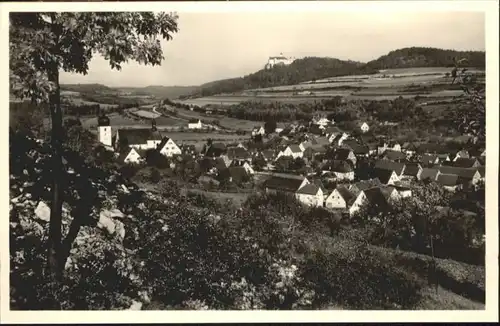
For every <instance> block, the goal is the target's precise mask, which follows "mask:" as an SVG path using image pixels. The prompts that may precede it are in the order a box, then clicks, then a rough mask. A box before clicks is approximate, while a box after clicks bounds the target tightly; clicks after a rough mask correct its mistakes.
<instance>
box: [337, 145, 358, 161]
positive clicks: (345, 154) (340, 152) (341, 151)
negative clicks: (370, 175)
mask: <svg viewBox="0 0 500 326" xmlns="http://www.w3.org/2000/svg"><path fill="white" fill-rule="evenodd" d="M351 153H353V154H354V152H353V151H352V150H351V149H349V148H337V149H335V152H334V154H333V158H334V159H335V160H343V161H345V160H348V158H349V154H351Z"/></svg>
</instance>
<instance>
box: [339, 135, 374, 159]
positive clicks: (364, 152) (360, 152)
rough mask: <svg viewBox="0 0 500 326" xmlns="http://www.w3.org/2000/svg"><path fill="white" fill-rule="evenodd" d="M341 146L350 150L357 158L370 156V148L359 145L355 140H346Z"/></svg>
mask: <svg viewBox="0 0 500 326" xmlns="http://www.w3.org/2000/svg"><path fill="white" fill-rule="evenodd" d="M341 146H342V147H344V148H349V149H351V150H352V151H353V152H354V155H356V156H357V157H368V156H369V155H370V148H369V147H368V146H366V145H363V144H360V143H359V142H358V141H357V140H355V139H346V140H344V141H343V142H342V145H341Z"/></svg>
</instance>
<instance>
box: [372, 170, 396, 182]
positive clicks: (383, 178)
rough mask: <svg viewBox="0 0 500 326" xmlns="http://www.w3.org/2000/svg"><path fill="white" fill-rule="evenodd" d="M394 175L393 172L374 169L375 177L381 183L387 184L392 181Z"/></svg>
mask: <svg viewBox="0 0 500 326" xmlns="http://www.w3.org/2000/svg"><path fill="white" fill-rule="evenodd" d="M392 173H394V171H393V170H385V169H377V168H376V169H374V171H373V175H374V176H375V177H377V178H378V179H379V180H380V182H382V183H384V184H387V183H388V182H389V180H390V179H391V176H392Z"/></svg>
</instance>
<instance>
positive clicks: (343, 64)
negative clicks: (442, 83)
mask: <svg viewBox="0 0 500 326" xmlns="http://www.w3.org/2000/svg"><path fill="white" fill-rule="evenodd" d="M453 58H467V59H468V60H469V63H468V64H467V66H468V67H476V68H484V67H485V59H486V55H485V52H484V51H455V50H444V49H438V48H426V47H410V48H403V49H399V50H395V51H391V52H389V53H388V54H387V55H384V56H381V57H380V58H378V59H376V60H372V61H370V62H368V63H362V62H355V61H344V60H339V59H335V58H318V57H307V58H303V59H298V60H295V61H294V62H293V63H292V64H290V65H288V66H275V67H273V68H272V69H269V70H267V69H262V70H259V71H257V72H255V73H253V74H249V75H247V76H244V77H240V78H231V79H224V80H218V81H213V82H210V83H206V84H203V85H201V86H200V89H199V90H196V91H195V92H194V93H193V94H192V95H193V97H197V96H210V95H216V94H221V93H234V92H240V91H243V90H249V89H255V88H264V87H273V86H282V85H294V84H298V83H301V82H305V81H310V80H318V79H323V78H328V77H336V76H343V75H362V74H374V73H377V72H378V71H379V70H381V69H391V68H414V67H447V66H450V65H452V64H453Z"/></svg>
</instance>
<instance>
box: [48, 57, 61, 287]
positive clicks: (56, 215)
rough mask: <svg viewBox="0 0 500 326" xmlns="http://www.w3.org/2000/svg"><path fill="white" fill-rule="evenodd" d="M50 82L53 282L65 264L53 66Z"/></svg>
mask: <svg viewBox="0 0 500 326" xmlns="http://www.w3.org/2000/svg"><path fill="white" fill-rule="evenodd" d="M48 77H49V81H50V82H53V83H54V84H55V86H56V91H55V92H54V93H52V94H51V95H50V97H49V105H50V117H51V121H52V134H51V143H52V178H53V179H52V202H51V208H50V224H49V249H48V250H49V251H48V264H49V266H48V267H49V271H50V276H51V278H52V280H53V281H54V282H56V283H58V282H60V281H61V280H62V272H63V268H64V262H62V259H61V255H60V254H61V250H60V249H61V237H62V236H61V224H62V204H63V201H62V193H63V192H62V181H63V177H64V173H63V163H62V138H63V137H62V136H63V135H62V112H61V103H60V88H59V71H58V69H57V66H55V65H54V66H53V67H52V69H51V70H50V71H49V73H48Z"/></svg>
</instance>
